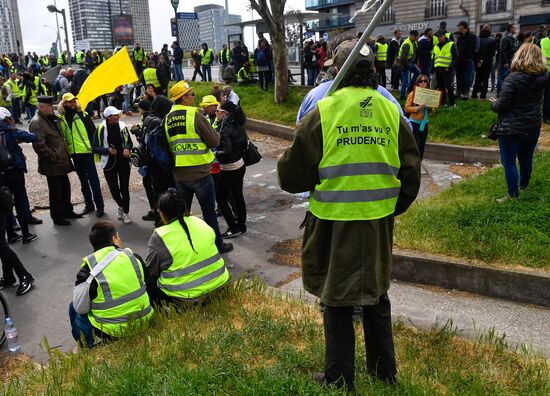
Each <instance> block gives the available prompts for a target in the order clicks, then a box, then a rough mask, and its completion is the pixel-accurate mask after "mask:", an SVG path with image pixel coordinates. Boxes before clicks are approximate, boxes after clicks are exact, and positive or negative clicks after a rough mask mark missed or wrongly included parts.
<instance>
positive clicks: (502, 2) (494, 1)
mask: <svg viewBox="0 0 550 396" xmlns="http://www.w3.org/2000/svg"><path fill="white" fill-rule="evenodd" d="M502 11H506V0H487V3H485V12H486V13H487V14H490V13H492V12H502Z"/></svg>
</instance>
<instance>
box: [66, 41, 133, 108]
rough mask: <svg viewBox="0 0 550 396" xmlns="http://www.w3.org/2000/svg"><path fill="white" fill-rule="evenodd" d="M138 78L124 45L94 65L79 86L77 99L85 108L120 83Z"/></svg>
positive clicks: (110, 91) (129, 82)
mask: <svg viewBox="0 0 550 396" xmlns="http://www.w3.org/2000/svg"><path fill="white" fill-rule="evenodd" d="M138 79H139V78H138V76H137V74H136V70H135V69H134V65H133V64H132V60H131V59H130V55H129V54H128V48H126V47H124V48H122V49H121V50H120V51H118V52H117V53H116V54H114V55H113V56H111V57H110V58H109V59H107V60H106V61H105V62H103V63H102V64H100V65H99V66H98V67H96V68H95V69H94V71H93V72H92V73H91V74H90V75H89V76H88V78H87V79H86V81H84V84H83V85H82V88H80V92H79V93H78V96H77V97H78V101H79V102H80V105H81V106H82V108H83V109H85V108H86V106H87V105H88V103H90V102H91V101H92V100H94V99H95V98H97V97H99V96H101V95H105V94H109V93H112V92H113V91H114V90H115V89H116V88H117V87H119V86H120V85H124V84H131V83H134V82H136V81H137V80H138Z"/></svg>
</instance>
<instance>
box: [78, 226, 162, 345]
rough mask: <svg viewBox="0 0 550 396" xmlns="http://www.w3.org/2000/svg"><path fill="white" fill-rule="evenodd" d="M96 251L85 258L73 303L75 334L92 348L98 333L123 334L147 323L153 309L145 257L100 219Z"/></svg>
mask: <svg viewBox="0 0 550 396" xmlns="http://www.w3.org/2000/svg"><path fill="white" fill-rule="evenodd" d="M90 242H91V243H92V246H93V247H94V253H93V254H90V255H89V256H87V257H85V258H84V259H83V263H82V266H81V268H80V271H79V272H78V274H77V278H76V284H75V290H74V296H73V302H72V303H71V304H70V306H69V316H70V321H71V327H72V334H73V337H74V339H75V340H76V341H78V342H79V343H81V342H82V340H84V341H85V342H86V344H87V347H88V348H92V347H93V346H94V335H95V336H99V337H101V338H111V337H123V336H126V335H129V334H133V333H134V332H135V331H138V330H140V329H142V328H144V327H146V326H147V324H148V323H149V320H150V319H151V317H152V315H153V308H152V307H151V304H150V302H149V296H148V294H147V292H146V287H145V278H146V276H145V272H144V268H143V265H142V263H141V259H140V258H139V256H136V255H134V254H133V253H132V251H131V250H130V249H121V246H122V241H121V240H120V237H119V235H118V232H117V230H116V228H115V225H114V224H113V223H111V222H110V221H99V222H97V223H96V224H94V226H93V227H92V230H91V232H90Z"/></svg>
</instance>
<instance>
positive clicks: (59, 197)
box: [46, 175, 73, 221]
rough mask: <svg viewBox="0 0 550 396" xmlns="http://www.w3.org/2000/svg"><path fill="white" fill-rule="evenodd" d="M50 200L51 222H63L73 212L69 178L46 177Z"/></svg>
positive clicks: (63, 176)
mask: <svg viewBox="0 0 550 396" xmlns="http://www.w3.org/2000/svg"><path fill="white" fill-rule="evenodd" d="M46 179H47V180H48V193H49V198H50V216H51V217H52V220H53V221H59V220H63V219H64V218H65V217H67V216H69V214H71V213H72V211H73V204H72V203H71V182H70V181H69V176H67V175H62V176H47V177H46Z"/></svg>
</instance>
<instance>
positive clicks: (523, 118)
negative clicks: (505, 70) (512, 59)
mask: <svg viewBox="0 0 550 396" xmlns="http://www.w3.org/2000/svg"><path fill="white" fill-rule="evenodd" d="M547 85H548V73H547V72H544V73H542V74H539V75H532V74H527V73H524V72H518V71H516V72H512V73H510V74H508V76H506V78H505V79H504V82H503V84H502V89H501V91H500V95H499V97H498V99H497V101H496V102H494V103H493V104H492V105H491V110H493V111H494V112H495V113H498V116H499V120H500V127H499V130H498V132H499V134H500V135H526V134H528V133H534V132H538V131H540V127H541V115H542V113H541V107H542V98H543V96H544V90H545V89H546V86H547Z"/></svg>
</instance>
